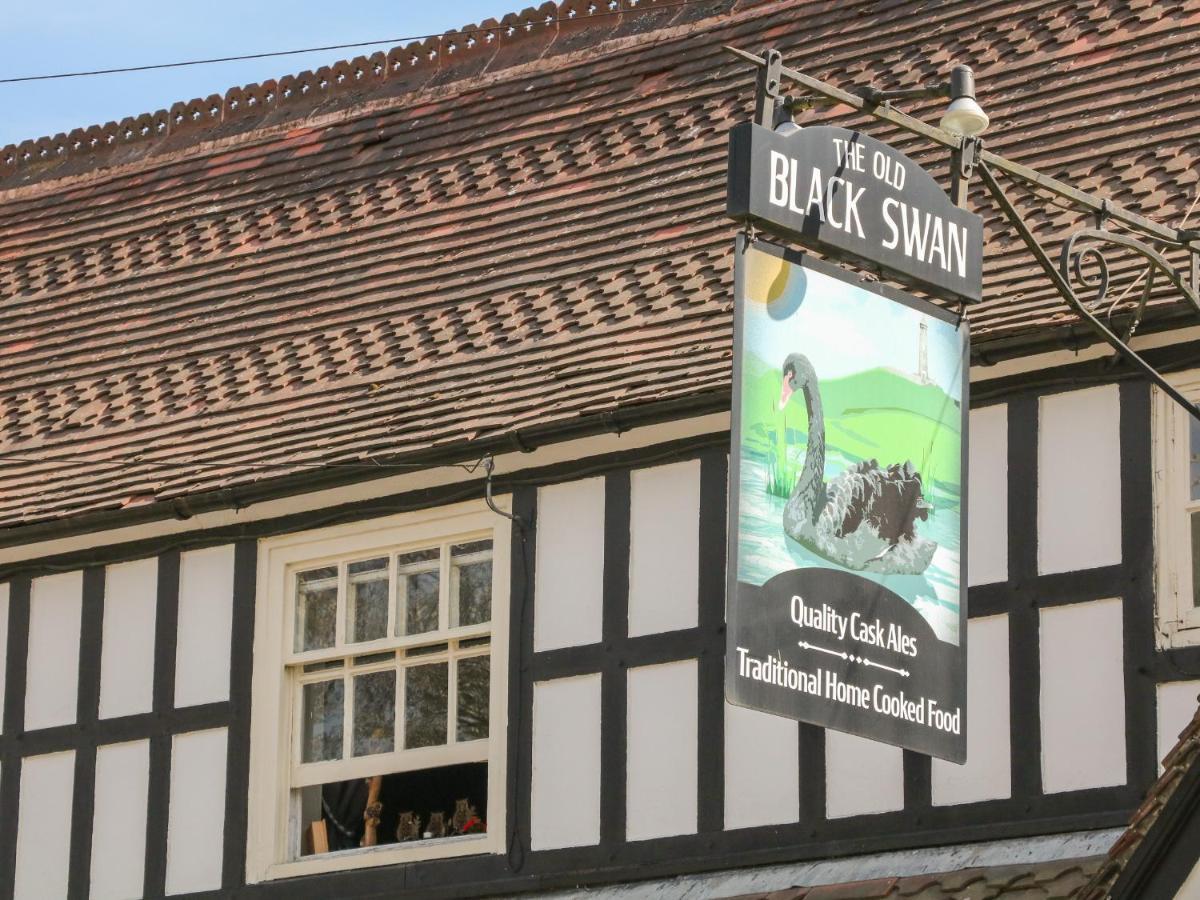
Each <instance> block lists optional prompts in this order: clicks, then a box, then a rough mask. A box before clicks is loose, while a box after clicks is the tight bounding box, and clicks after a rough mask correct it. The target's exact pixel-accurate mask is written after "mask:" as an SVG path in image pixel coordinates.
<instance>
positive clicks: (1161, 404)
mask: <svg viewBox="0 0 1200 900" xmlns="http://www.w3.org/2000/svg"><path fill="white" fill-rule="evenodd" d="M1171 380H1172V381H1173V382H1174V383H1175V385H1176V387H1178V388H1179V389H1180V390H1181V391H1182V392H1183V394H1184V395H1185V396H1186V397H1188V398H1189V399H1191V400H1192V401H1194V402H1195V401H1200V371H1193V372H1188V373H1184V374H1182V375H1179V376H1172V379H1171ZM1153 417H1154V425H1153V433H1154V507H1155V542H1154V543H1155V554H1156V556H1157V585H1156V588H1157V589H1156V595H1157V597H1158V609H1157V624H1158V629H1157V631H1158V642H1159V646H1184V645H1190V644H1200V423H1197V421H1196V420H1195V419H1194V418H1193V417H1192V416H1190V415H1188V413H1187V412H1186V411H1185V410H1184V409H1182V408H1181V407H1180V406H1179V405H1178V404H1177V403H1175V402H1174V401H1173V400H1172V399H1171V398H1170V397H1168V396H1167V395H1166V394H1164V393H1163V392H1162V391H1160V390H1159V389H1158V388H1155V389H1154V401H1153Z"/></svg>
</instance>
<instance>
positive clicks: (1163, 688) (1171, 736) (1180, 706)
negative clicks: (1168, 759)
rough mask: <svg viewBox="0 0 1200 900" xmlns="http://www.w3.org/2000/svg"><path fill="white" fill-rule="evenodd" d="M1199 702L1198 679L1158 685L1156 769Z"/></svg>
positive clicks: (1160, 766)
mask: <svg viewBox="0 0 1200 900" xmlns="http://www.w3.org/2000/svg"><path fill="white" fill-rule="evenodd" d="M1198 702H1200V681H1172V682H1168V683H1167V684H1160V685H1159V686H1158V769H1159V771H1160V772H1161V771H1162V761H1163V758H1164V757H1165V756H1166V755H1167V754H1168V753H1169V752H1170V751H1171V748H1172V747H1174V746H1175V745H1176V744H1177V743H1178V742H1179V735H1180V733H1181V732H1182V731H1183V729H1184V728H1186V727H1187V726H1188V723H1190V722H1191V721H1192V717H1193V716H1195V715H1196V704H1197V703H1198Z"/></svg>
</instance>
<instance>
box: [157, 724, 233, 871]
mask: <svg viewBox="0 0 1200 900" xmlns="http://www.w3.org/2000/svg"><path fill="white" fill-rule="evenodd" d="M226 741H227V729H225V728H214V729H212V730H210V731H193V732H190V733H188V734H177V735H175V737H174V738H173V739H172V741H171V803H170V811H169V813H168V815H167V893H168V894H184V893H187V892H188V891H205V890H215V889H216V888H219V887H220V886H221V858H222V845H223V843H224V839H225V745H226Z"/></svg>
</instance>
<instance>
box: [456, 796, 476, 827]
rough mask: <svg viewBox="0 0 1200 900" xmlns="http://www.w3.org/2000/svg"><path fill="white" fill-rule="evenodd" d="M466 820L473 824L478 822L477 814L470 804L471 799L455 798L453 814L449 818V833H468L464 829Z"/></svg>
mask: <svg viewBox="0 0 1200 900" xmlns="http://www.w3.org/2000/svg"><path fill="white" fill-rule="evenodd" d="M468 822H470V823H472V824H473V825H474V824H478V823H479V814H478V813H477V812H476V810H475V807H474V806H472V805H471V801H470V799H468V798H463V799H462V800H455V801H454V815H453V817H451V819H450V833H451V834H469V833H470V832H468V831H467V830H466V828H467V823H468Z"/></svg>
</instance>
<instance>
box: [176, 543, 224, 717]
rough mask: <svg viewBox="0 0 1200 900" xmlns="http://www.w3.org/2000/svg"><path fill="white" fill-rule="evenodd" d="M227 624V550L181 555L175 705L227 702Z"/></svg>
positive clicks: (194, 551)
mask: <svg viewBox="0 0 1200 900" xmlns="http://www.w3.org/2000/svg"><path fill="white" fill-rule="evenodd" d="M232 619H233V545H232V544H226V545H224V546H221V547H209V548H207V549H205V550H191V551H189V552H187V553H184V554H181V556H180V560H179V636H178V639H177V640H178V643H177V644H176V649H175V705H176V706H195V705H196V704H199V703H218V702H220V701H222V700H228V699H229V652H230V651H229V645H230V635H231V632H230V628H231V626H232Z"/></svg>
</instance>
